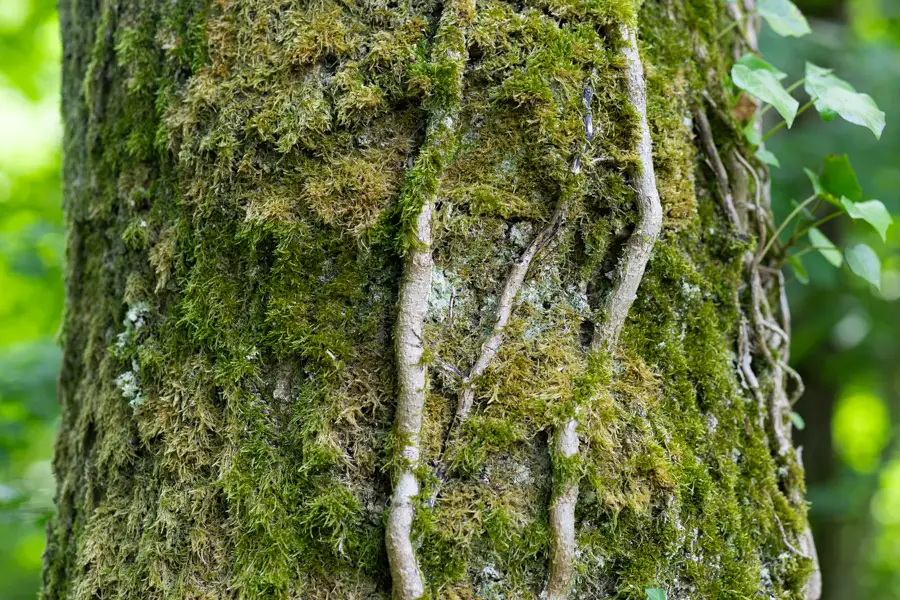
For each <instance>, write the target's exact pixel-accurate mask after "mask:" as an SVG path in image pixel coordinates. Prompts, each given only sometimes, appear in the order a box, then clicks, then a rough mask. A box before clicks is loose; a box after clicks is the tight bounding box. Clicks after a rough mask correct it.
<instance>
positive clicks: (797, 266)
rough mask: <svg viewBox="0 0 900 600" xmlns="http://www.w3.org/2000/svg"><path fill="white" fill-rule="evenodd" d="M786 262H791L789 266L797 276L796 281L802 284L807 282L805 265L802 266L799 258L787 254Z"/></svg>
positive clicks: (807, 274)
mask: <svg viewBox="0 0 900 600" xmlns="http://www.w3.org/2000/svg"><path fill="white" fill-rule="evenodd" d="M788 262H789V263H791V268H793V269H794V275H795V276H796V277H797V281H799V282H800V283H802V284H803V285H806V284H807V283H809V273H807V272H806V267H804V266H803V263H802V262H800V259H799V258H797V257H796V256H788Z"/></svg>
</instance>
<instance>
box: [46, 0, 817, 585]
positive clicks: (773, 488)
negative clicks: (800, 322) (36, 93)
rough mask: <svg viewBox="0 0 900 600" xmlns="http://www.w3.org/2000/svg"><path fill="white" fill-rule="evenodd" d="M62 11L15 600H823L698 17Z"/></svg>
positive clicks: (778, 369) (463, 8)
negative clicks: (25, 510)
mask: <svg viewBox="0 0 900 600" xmlns="http://www.w3.org/2000/svg"><path fill="white" fill-rule="evenodd" d="M729 6H730V8H729V10H731V11H735V10H738V13H739V9H737V5H736V4H732V5H729ZM745 8H747V9H750V8H752V7H749V6H748V7H745ZM60 12H61V15H60V16H61V20H62V28H63V41H64V48H65V53H64V61H65V64H64V99H63V115H64V120H65V167H64V178H65V189H66V195H65V204H66V211H67V218H68V232H69V237H68V277H67V312H66V317H65V323H64V329H63V332H62V340H63V343H64V346H65V355H64V356H65V358H64V364H63V370H62V373H61V376H60V402H61V404H62V422H61V427H60V434H59V439H58V443H57V448H56V457H55V461H54V468H55V472H56V476H57V478H58V486H59V487H58V495H57V506H58V515H57V517H56V518H55V519H54V520H53V521H52V522H51V523H50V524H49V526H48V546H47V552H46V556H45V570H44V587H43V596H42V597H44V598H53V599H63V598H65V599H90V600H93V599H100V598H134V599H142V600H143V599H147V598H178V599H181V598H198V599H199V598H205V599H212V598H246V599H258V598H266V599H269V598H271V599H282V598H284V599H288V598H293V599H300V598H302V599H304V600H312V599H319V598H321V599H325V598H337V599H356V598H360V599H362V598H388V597H390V596H391V594H393V596H394V597H395V598H396V599H398V600H413V599H414V598H419V597H430V598H448V599H451V598H485V599H489V598H498V599H499V598H538V597H547V598H550V599H562V598H566V597H569V598H612V597H616V598H630V599H643V598H645V588H648V587H658V588H663V589H664V590H666V592H667V595H668V598H669V599H670V600H671V599H675V598H678V599H680V598H684V599H687V598H691V599H707V598H708V599H717V600H718V599H723V598H735V599H739V598H740V599H744V598H756V597H760V596H762V597H766V598H769V597H772V598H816V597H817V596H818V591H817V588H818V584H817V581H818V578H817V572H816V566H815V551H814V549H813V547H812V544H811V538H810V537H809V534H808V527H807V524H806V507H805V505H804V502H803V475H802V467H801V466H800V464H799V460H798V457H797V454H796V452H795V451H794V448H793V446H792V444H791V443H790V420H789V412H790V408H789V402H788V395H787V388H788V387H793V386H794V385H795V384H792V385H791V386H788V381H789V380H790V379H791V377H790V376H791V374H792V371H791V370H789V369H788V368H787V365H786V362H787V338H788V334H789V330H788V329H789V328H788V315H787V311H786V306H785V305H784V304H783V303H782V302H781V300H782V299H783V289H782V288H783V283H782V282H781V280H780V278H779V277H778V276H777V274H776V273H775V272H773V271H771V270H770V269H767V268H766V263H765V260H764V257H762V256H761V255H760V253H759V252H757V248H759V247H760V243H759V242H760V241H761V240H762V238H764V236H765V235H766V232H767V228H768V227H769V217H768V214H769V210H768V204H767V199H768V193H767V192H768V189H767V186H768V178H767V174H766V172H765V170H764V168H763V167H762V165H758V164H756V162H755V159H754V158H753V157H752V154H751V153H750V152H749V151H748V150H747V148H746V147H745V146H744V142H743V138H742V137H741V135H740V132H739V128H738V127H737V126H736V124H735V122H734V121H733V119H732V117H731V116H730V115H729V114H728V113H727V112H724V111H723V108H720V107H724V109H725V110H727V108H728V107H730V106H731V102H732V91H731V90H730V89H729V88H728V80H727V69H728V66H729V59H728V57H731V56H733V55H734V54H735V53H737V54H740V53H741V52H743V51H744V48H743V46H744V44H747V43H752V38H753V35H752V31H748V32H745V35H743V36H738V35H736V34H734V35H728V36H725V37H722V38H721V39H719V37H717V32H718V31H719V30H720V29H722V28H723V27H725V26H726V25H727V24H728V23H729V22H730V18H731V17H729V15H728V14H726V5H725V3H724V2H721V3H716V2H711V1H703V0H679V1H671V2H662V1H650V0H648V1H647V2H646V3H645V4H644V5H643V6H642V7H641V8H640V10H639V11H637V7H636V6H634V5H632V4H631V3H629V2H619V1H618V0H608V1H601V2H582V1H581V0H526V2H524V3H509V2H503V1H495V0H474V1H473V0H444V2H443V3H441V2H439V1H437V0H416V1H415V2H407V3H395V2H386V1H384V0H344V1H334V0H322V1H321V2H315V3H298V2H294V3H292V2H273V1H271V0H232V1H229V0H221V1H219V2H210V3H205V2H201V1H198V2H189V1H186V0H138V1H135V2H118V1H117V0H84V1H78V2H76V1H75V0H64V1H63V2H62V5H61V7H60ZM732 16H733V15H732ZM738 16H739V15H738ZM733 33H734V32H733ZM744 154H747V155H748V156H749V158H744ZM648 259H649V262H648Z"/></svg>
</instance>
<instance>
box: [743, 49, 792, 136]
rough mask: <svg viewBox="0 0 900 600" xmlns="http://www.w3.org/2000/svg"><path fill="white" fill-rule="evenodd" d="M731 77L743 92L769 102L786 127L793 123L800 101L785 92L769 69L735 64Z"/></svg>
mask: <svg viewBox="0 0 900 600" xmlns="http://www.w3.org/2000/svg"><path fill="white" fill-rule="evenodd" d="M731 78H732V79H733V80H734V84H735V85H736V86H738V87H739V88H741V89H742V90H744V91H745V92H748V93H750V94H752V95H754V96H756V97H757V98H759V99H760V100H762V101H763V102H768V103H769V104H771V105H772V106H773V107H774V108H775V110H777V111H778V113H779V114H780V115H781V116H782V117H784V120H785V121H787V126H788V127H790V126H791V125H793V123H794V117H796V116H797V109H798V108H799V107H800V103H798V102H797V101H796V100H795V99H794V98H793V97H791V95H790V94H788V93H787V90H785V89H784V88H783V87H782V86H781V84H780V83H779V82H778V79H777V78H776V77H775V75H773V74H772V72H771V71H768V70H766V69H751V68H750V67H748V66H747V65H741V64H736V65H734V66H733V67H732V68H731Z"/></svg>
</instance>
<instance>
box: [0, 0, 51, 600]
mask: <svg viewBox="0 0 900 600" xmlns="http://www.w3.org/2000/svg"><path fill="white" fill-rule="evenodd" d="M59 60H60V44H59V35H58V24H57V21H56V15H55V2H52V1H47V0H34V1H32V2H28V1H27V0H24V1H23V0H0V132H3V133H2V135H0V598H2V599H3V600H19V599H20V598H22V599H24V598H29V599H30V598H34V595H35V591H36V590H37V587H38V584H39V580H40V567H41V553H42V552H43V548H44V521H45V520H46V519H47V518H48V516H49V514H50V511H51V509H52V498H53V478H52V476H51V474H50V462H49V461H50V455H51V452H52V446H53V430H54V426H55V423H56V414H57V403H56V374H57V371H58V365H59V360H60V351H59V349H58V347H57V345H56V344H55V343H54V340H53V336H54V334H55V333H56V329H57V328H58V327H59V321H60V314H61V311H62V300H63V287H62V272H61V264H62V259H63V231H62V213H61V210H60V183H59V150H60V134H61V129H60V124H59V108H58V106H59V66H58V65H59Z"/></svg>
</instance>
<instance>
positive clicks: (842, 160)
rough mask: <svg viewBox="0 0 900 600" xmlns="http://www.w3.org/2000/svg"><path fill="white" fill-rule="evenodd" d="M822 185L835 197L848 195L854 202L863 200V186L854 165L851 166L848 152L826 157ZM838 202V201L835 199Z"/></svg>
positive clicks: (821, 179) (821, 178)
mask: <svg viewBox="0 0 900 600" xmlns="http://www.w3.org/2000/svg"><path fill="white" fill-rule="evenodd" d="M819 181H821V182H822V187H824V188H825V191H827V192H828V193H829V194H831V195H832V196H834V197H835V198H840V197H842V196H846V197H847V198H848V199H850V200H853V201H854V202H859V201H860V200H862V193H863V192H862V188H861V187H860V185H859V180H858V179H857V178H856V173H855V172H854V171H853V167H851V166H850V159H848V158H847V155H846V154H840V155H837V154H829V155H828V156H826V157H825V168H824V169H823V170H822V176H821V177H820V178H819ZM835 204H837V201H835Z"/></svg>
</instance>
